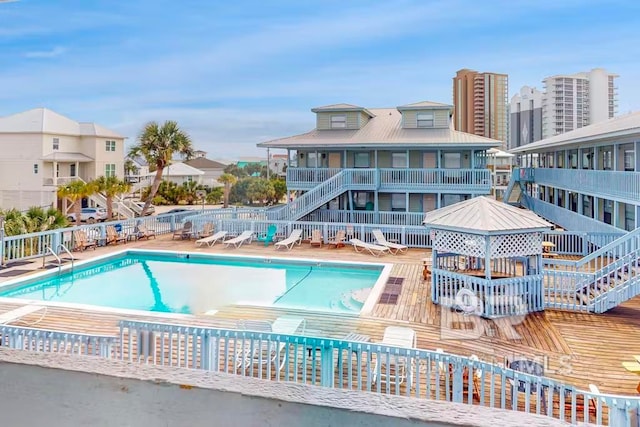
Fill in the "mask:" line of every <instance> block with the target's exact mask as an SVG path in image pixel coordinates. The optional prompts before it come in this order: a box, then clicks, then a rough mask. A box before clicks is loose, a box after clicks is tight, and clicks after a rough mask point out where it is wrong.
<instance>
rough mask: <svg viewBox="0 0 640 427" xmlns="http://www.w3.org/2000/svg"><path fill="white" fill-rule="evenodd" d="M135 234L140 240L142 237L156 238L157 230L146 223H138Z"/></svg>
mask: <svg viewBox="0 0 640 427" xmlns="http://www.w3.org/2000/svg"><path fill="white" fill-rule="evenodd" d="M134 235H135V236H136V238H137V239H138V240H140V239H147V240H149V239H150V238H152V237H153V238H154V239H155V238H156V231H155V230H150V229H148V228H147V226H146V225H144V224H138V225H136V228H135V230H134Z"/></svg>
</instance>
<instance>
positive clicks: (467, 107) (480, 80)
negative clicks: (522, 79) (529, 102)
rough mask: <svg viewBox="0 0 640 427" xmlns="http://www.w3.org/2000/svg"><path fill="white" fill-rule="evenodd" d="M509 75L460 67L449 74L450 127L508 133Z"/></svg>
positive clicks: (501, 136) (490, 135)
mask: <svg viewBox="0 0 640 427" xmlns="http://www.w3.org/2000/svg"><path fill="white" fill-rule="evenodd" d="M508 93H509V76H507V75H506V74H497V73H479V72H477V71H474V70H468V69H462V70H459V71H457V72H456V76H455V77H454V78H453V104H454V115H453V119H454V127H455V129H456V130H458V131H462V132H468V133H472V134H474V135H479V136H484V137H487V138H493V139H498V140H500V141H502V142H503V144H504V145H505V146H506V142H507V135H508V113H509V111H508V108H507V101H508V99H507V97H508Z"/></svg>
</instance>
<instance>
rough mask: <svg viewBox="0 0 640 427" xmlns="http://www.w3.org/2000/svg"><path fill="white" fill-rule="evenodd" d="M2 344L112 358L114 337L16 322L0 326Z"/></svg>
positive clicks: (25, 348)
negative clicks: (45, 328)
mask: <svg viewBox="0 0 640 427" xmlns="http://www.w3.org/2000/svg"><path fill="white" fill-rule="evenodd" d="M0 344H1V345H2V346H4V347H8V348H12V349H17V350H27V351H37V352H45V353H64V354H78V355H85V356H99V357H103V358H109V359H111V358H115V357H116V355H117V350H118V339H117V337H114V336H106V335H91V334H81V333H73V332H60V331H50V330H43V329H34V328H25V327H19V326H0Z"/></svg>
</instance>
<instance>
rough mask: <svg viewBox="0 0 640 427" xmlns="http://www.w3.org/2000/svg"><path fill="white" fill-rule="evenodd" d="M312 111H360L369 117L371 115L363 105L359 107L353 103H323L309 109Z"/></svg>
mask: <svg viewBox="0 0 640 427" xmlns="http://www.w3.org/2000/svg"><path fill="white" fill-rule="evenodd" d="M311 111H312V112H314V113H329V112H343V111H362V112H363V113H366V114H368V115H369V117H373V114H372V113H371V112H370V111H369V110H367V109H366V108H364V107H359V106H357V105H353V104H331V105H325V106H322V107H315V108H312V109H311Z"/></svg>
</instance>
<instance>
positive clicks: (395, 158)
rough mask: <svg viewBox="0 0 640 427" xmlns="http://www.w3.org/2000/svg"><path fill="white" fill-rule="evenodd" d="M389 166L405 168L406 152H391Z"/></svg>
mask: <svg viewBox="0 0 640 427" xmlns="http://www.w3.org/2000/svg"><path fill="white" fill-rule="evenodd" d="M391 167H392V168H406V167H407V153H391Z"/></svg>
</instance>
